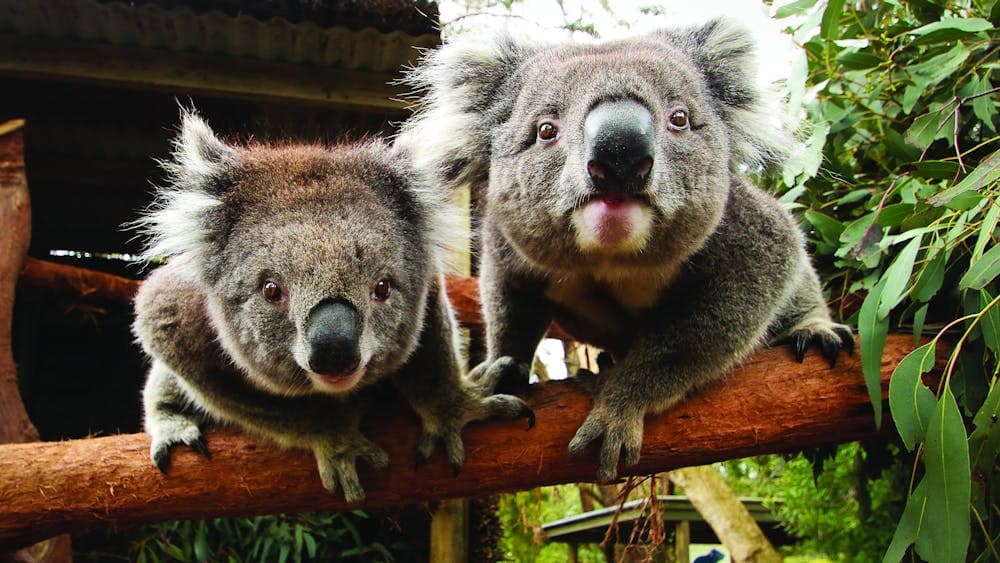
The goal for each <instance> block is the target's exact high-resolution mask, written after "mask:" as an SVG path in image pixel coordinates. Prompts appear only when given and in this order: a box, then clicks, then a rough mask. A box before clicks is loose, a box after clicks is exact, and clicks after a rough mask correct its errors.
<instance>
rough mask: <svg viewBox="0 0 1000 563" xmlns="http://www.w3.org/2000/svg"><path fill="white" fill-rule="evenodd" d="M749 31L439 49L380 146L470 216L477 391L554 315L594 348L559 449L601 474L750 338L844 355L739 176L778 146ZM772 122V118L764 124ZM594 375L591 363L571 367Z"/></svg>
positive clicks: (818, 296) (805, 260)
mask: <svg viewBox="0 0 1000 563" xmlns="http://www.w3.org/2000/svg"><path fill="white" fill-rule="evenodd" d="M752 47H753V45H752V39H751V36H750V34H749V33H748V32H747V31H746V30H745V29H743V28H741V27H740V26H738V25H737V24H734V23H733V22H730V21H727V20H724V19H720V20H714V21H711V22H709V23H707V24H706V25H704V26H700V27H695V28H689V29H678V30H663V31H659V32H656V33H651V34H648V35H643V36H640V37H636V38H632V39H626V40H620V41H610V42H606V43H599V44H586V45H584V44H572V43H571V44H561V45H551V46H542V45H537V44H532V43H528V42H524V41H518V40H515V39H513V38H511V37H510V36H509V35H499V36H497V37H495V38H493V39H492V40H484V39H483V38H481V37H477V38H471V39H464V40H459V41H456V42H455V43H451V44H449V45H445V46H444V47H442V48H441V49H439V50H438V51H436V52H433V53H431V54H430V55H428V57H427V58H425V59H424V60H423V61H422V62H421V64H420V65H419V66H418V67H417V68H416V69H415V70H414V71H413V72H412V73H411V74H410V76H409V82H410V84H411V85H412V86H414V87H415V89H416V91H418V92H425V94H426V97H425V98H424V100H423V102H422V106H421V107H420V108H419V109H418V112H417V113H416V114H415V116H414V117H413V118H412V119H411V121H409V122H408V123H407V124H406V125H405V126H404V131H403V132H402V133H401V136H400V138H399V139H398V140H397V144H399V145H403V146H407V147H411V148H412V149H413V151H414V155H415V156H414V159H415V162H416V163H417V166H419V167H421V168H424V169H427V170H429V171H431V173H433V174H436V176H437V177H438V178H439V181H440V182H442V183H443V184H446V185H451V186H452V187H456V186H459V185H463V184H466V183H469V184H471V185H472V186H473V190H474V193H475V194H476V196H477V200H478V201H479V204H480V206H481V210H482V223H481V233H480V237H481V245H482V250H481V270H480V271H481V281H480V284H481V294H482V304H483V310H484V315H485V318H486V323H487V346H488V358H487V361H486V362H485V363H484V364H481V365H480V366H478V367H477V368H476V369H475V370H473V373H472V376H473V377H474V378H476V379H478V380H479V381H481V382H483V384H485V385H491V384H493V383H495V382H498V381H509V380H510V379H511V378H513V379H514V380H521V381H522V382H523V381H525V380H526V377H527V372H528V366H529V365H530V361H531V358H532V354H533V353H534V350H535V347H536V346H537V344H538V342H539V339H540V338H541V337H542V336H543V334H544V333H545V331H546V328H547V327H548V326H549V323H550V322H551V321H553V320H554V321H556V322H558V323H559V324H560V325H562V326H563V327H564V328H566V329H568V330H569V331H570V332H571V333H573V334H574V335H576V336H577V337H579V338H580V339H582V340H585V341H588V342H591V343H593V344H596V345H598V346H600V347H603V348H604V349H606V350H607V351H609V352H610V353H611V355H612V357H613V361H614V363H613V365H610V366H609V367H608V368H607V369H606V370H602V373H601V374H600V375H599V376H597V377H585V378H583V379H584V380H586V382H587V385H588V387H589V388H590V389H591V390H592V391H593V393H594V406H593V409H592V410H591V412H590V414H589V416H588V417H587V419H586V422H585V423H584V424H583V425H582V427H581V428H580V429H579V431H578V432H577V433H576V436H575V437H574V438H573V440H572V442H571V443H570V445H569V449H570V453H571V454H573V455H581V454H583V453H584V451H585V449H586V448H587V446H588V445H589V444H591V443H593V442H598V441H601V444H602V445H601V448H600V462H599V469H598V478H599V479H600V480H601V481H608V480H611V479H613V478H615V477H616V475H617V470H618V469H617V467H618V463H619V461H620V460H621V461H623V462H624V463H625V464H634V463H636V462H637V461H638V459H639V451H640V447H641V444H642V430H643V417H644V415H645V414H647V413H654V412H658V411H662V410H664V409H666V408H669V407H670V406H671V405H673V404H675V403H676V402H677V401H679V400H680V399H682V398H683V397H684V396H685V394H687V393H688V392H690V391H691V390H693V389H695V388H697V387H699V386H702V385H704V384H705V383H708V382H710V381H712V380H715V379H718V378H720V377H722V376H723V375H724V374H725V373H726V372H727V371H728V370H730V369H731V368H732V367H733V366H734V365H735V364H737V363H738V362H739V361H740V360H741V358H744V357H745V356H746V355H747V354H749V353H750V352H751V351H753V350H754V349H756V348H758V347H759V346H761V345H763V344H765V343H771V342H776V341H781V340H788V341H790V342H791V343H792V346H793V349H794V351H795V355H796V356H797V358H798V359H799V360H800V361H801V359H802V357H803V354H804V353H805V351H806V349H807V347H808V346H809V345H810V343H814V344H817V345H818V346H819V347H820V348H821V350H822V352H823V354H824V356H825V357H826V358H827V359H828V360H829V362H830V363H831V364H833V363H834V362H835V361H836V358H837V355H838V353H839V350H840V349H841V348H845V349H851V347H852V346H853V343H854V341H853V338H852V335H851V331H850V329H848V328H847V327H845V326H842V325H839V324H836V323H834V322H833V321H832V320H831V318H830V313H829V311H828V309H827V307H826V304H825V302H824V300H823V297H822V293H821V288H820V284H819V281H818V278H817V275H816V273H815V271H814V270H813V267H812V265H811V263H810V260H809V257H808V256H807V254H806V252H805V250H804V239H803V236H802V234H801V233H800V231H799V229H798V228H797V225H796V223H795V221H794V220H793V218H792V217H791V216H790V215H789V214H788V213H787V212H785V211H784V210H783V209H782V207H781V206H780V205H779V204H778V202H777V201H776V200H775V199H774V198H773V197H771V196H770V195H768V194H766V193H764V192H763V191H761V190H760V189H758V188H756V187H754V186H753V185H751V184H750V183H749V182H748V181H747V179H746V178H745V177H744V175H743V172H745V171H746V170H748V169H756V168H757V167H760V166H762V165H764V164H767V163H770V162H773V161H779V160H781V159H782V158H784V157H785V153H786V151H787V149H788V147H789V146H791V144H792V142H791V141H792V139H791V137H790V136H789V135H787V134H785V133H782V131H780V129H781V127H780V126H778V127H775V126H773V125H772V121H773V118H774V116H773V115H772V114H770V113H769V112H768V111H766V110H765V109H764V106H763V104H762V102H761V95H760V92H759V91H758V89H757V88H756V86H755V80H754V72H753V71H752V70H751V69H754V68H755V61H754V60H753V55H752V51H753V48H752ZM775 121H776V120H775ZM585 375H591V376H592V374H585Z"/></svg>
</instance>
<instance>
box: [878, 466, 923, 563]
mask: <svg viewBox="0 0 1000 563" xmlns="http://www.w3.org/2000/svg"><path fill="white" fill-rule="evenodd" d="M924 481H925V480H921V481H920V483H918V484H917V486H916V488H915V489H913V492H911V493H910V498H908V499H906V508H904V509H903V515H902V516H901V517H900V518H899V524H898V525H897V526H896V531H895V533H893V535H892V542H890V543H889V548H888V549H887V550H886V551H885V556H883V557H882V563H899V561H901V560H902V559H903V556H904V555H906V548H908V547H910V545H911V544H913V542H915V541H916V540H917V537H918V536H920V530H921V528H923V524H924V516H925V515H926V513H927V485H926V483H925V482H924Z"/></svg>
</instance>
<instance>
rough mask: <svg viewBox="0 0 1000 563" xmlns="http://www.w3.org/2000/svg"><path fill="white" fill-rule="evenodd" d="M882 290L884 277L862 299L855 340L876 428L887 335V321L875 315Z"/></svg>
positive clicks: (879, 426)
mask: <svg viewBox="0 0 1000 563" xmlns="http://www.w3.org/2000/svg"><path fill="white" fill-rule="evenodd" d="M884 290H885V277H884V276H883V277H882V279H881V280H880V281H879V282H878V283H877V284H876V285H875V287H874V288H872V290H871V291H870V292H869V293H868V295H867V296H865V300H864V302H862V304H861V311H860V312H859V313H858V338H859V339H860V342H861V368H862V372H863V374H864V378H865V386H866V387H867V388H868V398H869V399H870V400H871V403H872V409H873V410H874V411H875V426H876V427H877V428H881V426H882V350H884V349H885V340H886V337H887V336H888V334H889V319H888V318H884V317H883V318H880V317H879V316H878V314H877V313H878V306H879V303H880V302H881V299H882V292H883V291H884Z"/></svg>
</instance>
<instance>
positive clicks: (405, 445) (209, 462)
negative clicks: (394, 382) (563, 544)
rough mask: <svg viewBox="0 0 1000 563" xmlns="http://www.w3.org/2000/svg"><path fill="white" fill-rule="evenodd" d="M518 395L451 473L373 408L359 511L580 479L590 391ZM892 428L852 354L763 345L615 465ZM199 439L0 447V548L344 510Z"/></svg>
mask: <svg viewBox="0 0 1000 563" xmlns="http://www.w3.org/2000/svg"><path fill="white" fill-rule="evenodd" d="M910 349H912V342H911V339H910V337H908V336H903V335H898V336H891V337H890V338H889V341H888V343H887V345H886V348H885V355H884V358H883V364H882V365H883V390H885V389H886V388H887V384H888V377H889V374H890V373H891V371H892V368H893V367H894V366H895V365H896V364H897V363H898V362H899V360H900V359H901V358H902V357H903V356H904V355H905V354H906V353H907V352H908V351H909V350H910ZM883 396H885V391H883ZM526 400H527V401H528V402H529V404H531V405H532V406H533V407H534V409H535V412H536V414H537V417H538V424H537V426H536V427H535V428H534V429H533V430H530V431H526V430H525V428H524V422H523V421H509V420H491V421H488V422H483V423H476V424H473V425H470V426H469V427H468V429H467V430H466V432H465V433H464V438H465V445H466V454H467V456H466V462H465V466H464V467H463V468H462V470H461V472H460V473H459V474H458V475H457V476H456V475H454V474H453V473H452V470H451V467H449V465H448V464H447V462H446V461H445V459H444V457H443V455H442V454H441V453H440V452H437V453H436V454H435V456H434V457H432V459H431V460H430V461H429V462H428V463H426V464H425V465H423V466H422V467H417V463H416V456H415V449H416V444H417V438H418V433H419V424H418V423H417V420H416V417H415V416H414V415H413V414H412V413H410V412H408V411H407V410H406V409H404V408H403V407H392V406H386V407H384V409H383V412H381V413H379V415H378V416H372V417H370V426H369V427H367V428H366V430H365V431H366V433H367V435H368V436H369V437H370V438H371V439H372V440H374V441H375V442H377V443H378V444H380V445H381V446H383V447H384V448H385V449H386V450H387V451H388V452H389V454H390V455H391V457H392V468H391V469H390V470H389V471H385V472H383V471H378V470H374V469H372V468H370V467H368V466H367V465H365V464H364V463H363V462H362V463H360V464H359V466H360V473H361V479H362V482H363V484H364V486H365V489H366V491H367V492H368V502H367V506H368V507H372V508H374V507H382V506H394V505H400V504H404V503H413V502H423V501H429V500H435V499H445V498H452V497H467V496H476V495H484V494H491V493H497V492H501V491H515V490H523V489H527V488H531V487H536V486H540V485H548V484H555V483H568V482H579V481H589V480H592V479H593V478H594V475H595V473H596V452H591V453H590V455H588V456H587V457H586V458H585V459H570V458H569V456H568V454H567V451H566V445H567V444H568V442H569V440H570V438H572V436H573V434H574V432H575V431H576V429H577V427H578V426H579V425H580V424H581V423H582V422H583V420H584V417H585V416H586V414H587V412H588V409H589V408H590V402H589V399H587V398H586V397H585V396H584V395H583V393H582V392H580V391H579V390H578V389H577V387H576V386H575V384H573V383H571V382H549V383H545V384H540V385H536V386H533V388H532V389H531V390H530V392H529V393H528V395H527V397H526ZM886 411H888V409H886ZM891 434H892V430H891V428H890V425H889V423H888V421H886V422H885V423H883V428H882V430H881V431H878V430H876V428H875V424H874V420H873V415H872V409H871V406H870V404H869V402H868V394H867V392H866V390H865V384H864V381H863V380H862V376H861V365H860V360H859V358H858V357H857V356H855V357H847V358H841V361H840V362H839V363H838V365H837V367H836V368H835V369H830V368H828V367H827V366H826V364H825V362H824V361H823V360H822V358H820V357H819V355H818V354H816V353H811V354H810V355H809V357H808V358H807V359H806V361H805V362H804V363H802V364H798V363H795V362H794V361H793V360H792V359H791V352H790V351H789V350H787V349H786V348H784V347H781V348H773V349H768V350H764V351H762V352H760V353H758V354H757V355H755V356H754V357H752V358H751V359H750V360H748V361H747V362H746V363H745V364H744V365H743V366H742V367H741V368H740V369H738V370H737V371H736V372H735V373H733V374H732V375H731V376H730V377H729V378H728V379H727V380H726V381H725V382H723V383H720V384H717V385H714V386H712V387H710V388H707V389H705V390H704V391H703V392H701V393H699V394H697V395H695V396H693V397H691V398H690V399H689V400H687V401H685V402H684V403H682V404H680V405H678V406H677V407H676V408H674V409H672V410H670V411H668V412H666V413H663V414H661V415H658V416H652V417H648V418H647V420H646V427H645V440H644V443H643V450H642V459H641V460H640V462H639V464H638V465H636V466H634V467H630V468H627V469H626V470H625V471H624V473H625V474H633V475H638V474H648V473H653V472H660V471H665V470H670V469H674V468H678V467H685V466H690V465H701V464H706V463H711V462H715V461H719V460H724V459H732V458H739V457H745V456H749V455H757V454H764V453H775V452H784V451H794V450H797V449H801V448H807V447H815V446H822V445H829V444H836V443H840V442H847V441H851V440H858V439H868V438H872V437H876V436H879V435H881V436H885V437H888V436H890V435H891ZM208 446H209V448H210V449H211V451H212V457H211V459H205V458H203V457H201V456H200V455H198V454H196V453H194V452H193V451H191V450H188V449H186V448H178V449H177V450H176V451H175V453H174V457H173V468H172V469H171V472H170V474H169V475H166V476H165V475H162V474H160V473H159V471H157V470H156V469H155V468H154V467H153V466H152V465H151V464H150V462H149V458H148V451H147V450H148V447H149V438H148V436H146V435H145V434H134V435H124V436H110V437H103V438H93V439H87V440H74V441H69V442H61V443H35V444H14V445H4V446H0V545H3V544H6V545H8V546H11V545H21V544H27V543H30V542H31V541H34V540H37V539H39V538H44V537H48V536H51V535H53V534H55V533H61V532H67V531H81V530H84V529H87V528H92V527H96V526H105V525H121V526H126V525H133V524H137V523H141V522H150V521H157V520H172V519H185V518H206V517H214V516H233V515H250V514H262V513H278V512H297V511H307V510H339V509H346V508H354V507H352V506H350V505H348V504H346V503H345V502H344V500H343V497H342V496H340V495H339V494H332V495H331V494H329V493H327V492H326V491H325V490H323V488H322V486H321V484H320V480H319V477H318V475H317V471H316V463H315V461H314V460H313V458H312V455H311V454H309V453H307V452H302V451H282V450H280V449H278V448H276V447H274V446H272V445H270V444H267V443H262V442H260V441H258V440H256V439H253V438H250V437H247V436H244V435H242V434H240V433H238V432H236V431H234V430H213V431H210V432H209V433H208Z"/></svg>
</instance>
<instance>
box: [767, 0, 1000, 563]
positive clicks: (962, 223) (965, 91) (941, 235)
mask: <svg viewBox="0 0 1000 563" xmlns="http://www.w3.org/2000/svg"><path fill="white" fill-rule="evenodd" d="M777 15H778V16H779V17H785V18H788V20H787V21H788V22H790V27H791V31H792V33H793V34H794V36H795V38H796V40H797V41H799V42H800V43H801V44H802V45H803V46H804V48H805V51H806V54H807V56H806V62H805V63H804V64H801V65H799V66H798V67H797V68H796V69H794V71H793V74H792V77H791V78H790V79H789V89H790V92H791V98H792V101H793V106H797V105H799V104H802V105H803V106H804V108H805V110H806V113H807V115H808V117H809V125H808V126H807V127H806V128H805V129H806V132H807V134H808V135H807V136H808V139H807V145H808V146H809V150H807V151H805V152H804V154H803V155H802V157H801V158H799V159H797V160H796V161H795V162H793V163H792V164H791V165H789V166H788V167H786V169H785V170H784V171H783V175H782V179H781V181H782V182H783V183H784V189H788V191H787V193H786V194H785V195H784V197H783V200H784V201H786V202H789V203H790V204H792V205H793V206H794V207H797V208H798V210H799V212H801V215H802V217H803V221H804V223H805V226H806V228H807V230H809V232H810V236H811V238H812V242H813V243H814V244H815V249H816V253H817V256H818V262H819V263H820V265H821V266H823V267H824V269H825V270H826V271H827V272H828V273H829V274H830V275H828V276H827V277H828V279H829V281H830V282H831V283H832V285H833V286H834V287H835V288H836V292H837V293H839V299H838V300H839V302H840V304H841V312H842V313H845V314H848V313H850V314H851V316H852V320H853V321H854V322H855V323H856V324H857V326H858V333H859V336H860V340H861V359H862V364H863V368H864V374H865V380H866V383H867V385H868V389H869V393H870V395H871V397H872V404H873V406H874V409H875V412H876V422H877V423H878V422H881V419H882V413H881V411H882V398H881V388H880V384H879V381H880V373H879V372H880V368H881V355H882V350H883V346H884V343H885V338H886V334H887V333H888V331H889V329H890V328H893V327H903V326H907V325H908V326H909V328H910V330H912V332H913V334H914V339H915V341H916V340H917V339H918V338H919V337H921V335H923V334H924V333H925V332H927V333H929V334H933V339H932V340H931V342H930V343H928V344H926V345H925V346H922V347H921V348H919V349H917V350H916V351H914V352H913V353H912V354H911V355H910V356H908V357H907V358H906V360H904V361H903V362H902V363H900V365H899V366H898V367H897V368H896V370H895V372H894V374H893V378H892V383H891V385H890V390H889V406H890V410H891V414H892V417H893V421H894V422H895V424H896V426H897V428H898V429H899V433H900V437H901V438H902V440H903V443H904V444H905V446H906V448H907V450H908V451H909V452H912V453H911V454H910V455H912V456H913V457H914V458H915V460H916V462H917V463H916V464H915V465H914V467H915V469H914V471H913V475H912V479H911V480H910V482H909V483H908V489H909V493H910V494H909V499H908V502H907V505H906V509H905V511H904V513H903V515H902V519H901V520H900V522H899V525H898V526H897V527H896V532H895V535H894V537H893V539H892V542H891V544H890V545H889V549H888V552H887V553H886V554H885V560H886V561H897V560H899V559H900V558H902V557H903V556H904V554H905V552H906V550H907V548H908V547H909V546H910V545H911V544H914V549H915V551H916V554H917V555H918V556H920V557H921V558H924V559H927V560H931V561H960V560H964V559H965V558H966V557H967V554H968V557H969V558H970V559H973V560H976V559H978V560H987V559H993V560H1000V555H998V553H997V535H998V531H1000V509H998V496H1000V481H998V480H997V475H998V471H997V465H996V463H997V452H998V449H1000V429H998V428H997V416H998V413H1000V385H998V383H997V367H998V365H1000V364H998V356H997V354H998V353H1000V306H998V298H997V296H998V295H1000V283H998V281H997V280H996V279H995V278H996V277H997V275H998V274H1000V245H997V238H996V237H997V224H998V218H1000V205H998V202H997V196H998V193H1000V182H998V178H1000V136H998V133H997V128H998V125H1000V115H998V111H997V110H998V100H1000V95H998V89H997V88H996V87H995V86H994V83H995V77H994V75H995V74H996V71H997V66H998V58H997V52H998V50H1000V46H998V43H997V40H998V38H1000V33H998V30H997V29H996V27H995V26H996V25H997V24H998V22H1000V2H996V1H990V0H981V1H980V0H960V1H950V2H945V1H944V0H910V1H900V0H888V1H879V2H875V1H854V2H845V1H844V0H829V1H828V2H822V1H821V2H817V0H798V1H796V2H793V3H791V4H787V5H785V6H783V7H781V8H779V9H778V10H777ZM861 295H863V296H864V297H863V301H862V303H861V306H860V310H857V311H853V310H852V309H853V307H852V303H855V302H856V301H857V300H858V299H860V297H855V296H861ZM935 351H946V352H947V353H948V362H947V365H946V366H945V368H944V377H943V380H942V384H941V386H940V387H938V388H936V389H930V388H928V387H927V386H925V385H924V384H923V382H922V380H921V378H920V375H921V374H922V373H923V372H926V371H928V370H929V369H930V368H931V367H932V366H933V364H934V353H935ZM970 529H971V530H972V533H971V534H970Z"/></svg>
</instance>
